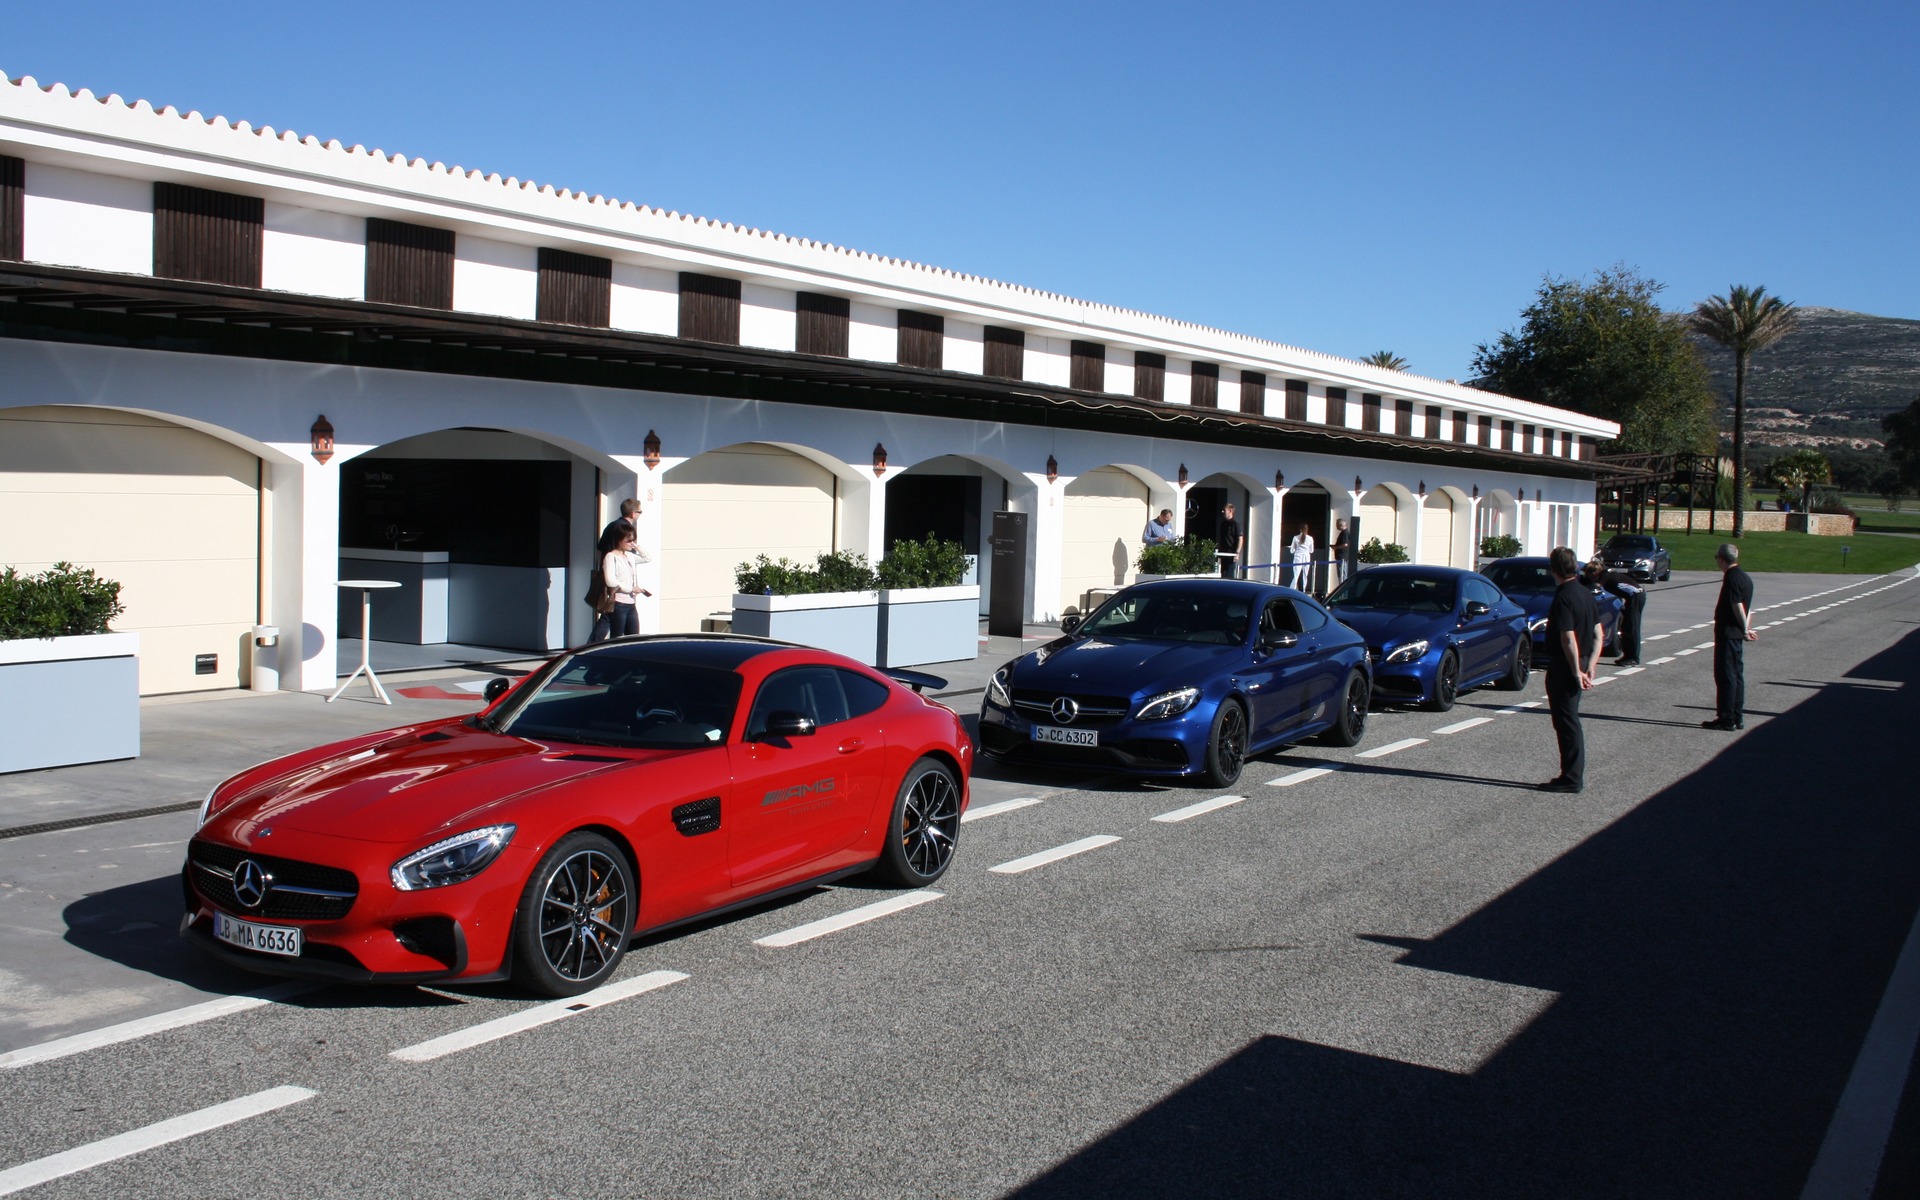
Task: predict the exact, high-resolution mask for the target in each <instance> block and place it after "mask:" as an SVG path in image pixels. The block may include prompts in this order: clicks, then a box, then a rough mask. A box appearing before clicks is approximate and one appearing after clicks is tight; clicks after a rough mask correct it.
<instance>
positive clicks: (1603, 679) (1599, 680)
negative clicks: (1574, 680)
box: [1593, 675, 1619, 687]
mask: <svg viewBox="0 0 1920 1200" xmlns="http://www.w3.org/2000/svg"><path fill="white" fill-rule="evenodd" d="M1618 678H1619V676H1617V675H1601V676H1597V677H1596V678H1595V679H1594V681H1593V686H1594V687H1599V686H1600V685H1601V684H1603V683H1612V682H1613V681H1614V680H1615V679H1618Z"/></svg>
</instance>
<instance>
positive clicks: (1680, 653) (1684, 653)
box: [1673, 648, 1700, 658]
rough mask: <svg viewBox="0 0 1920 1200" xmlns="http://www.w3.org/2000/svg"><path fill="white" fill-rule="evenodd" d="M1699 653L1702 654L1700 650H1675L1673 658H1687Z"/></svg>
mask: <svg viewBox="0 0 1920 1200" xmlns="http://www.w3.org/2000/svg"><path fill="white" fill-rule="evenodd" d="M1698 653H1700V652H1699V651H1698V650H1695V649H1692V648H1688V649H1686V650H1675V651H1674V652H1673V656H1674V657H1675V658H1685V657H1686V656H1687V655H1689V654H1698Z"/></svg>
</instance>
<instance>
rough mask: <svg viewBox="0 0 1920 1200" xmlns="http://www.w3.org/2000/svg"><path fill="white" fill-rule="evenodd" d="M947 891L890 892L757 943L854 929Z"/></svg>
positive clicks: (774, 944) (777, 943) (778, 943)
mask: <svg viewBox="0 0 1920 1200" xmlns="http://www.w3.org/2000/svg"><path fill="white" fill-rule="evenodd" d="M944 895H946V893H945V892H928V891H920V892H906V893H904V894H902V895H899V896H889V897H887V898H886V899H885V900H876V901H874V902H873V903H872V904H863V905H861V906H860V907H859V908H850V909H848V910H847V911H846V912H843V913H836V914H834V915H833V916H831V917H822V918H820V919H819V920H818V921H808V922H807V923H806V924H805V925H795V926H794V927H793V928H792V929H787V930H782V931H781V932H779V933H770V934H768V935H767V936H766V937H763V938H755V939H754V940H753V944H754V945H756V946H768V947H771V948H774V949H778V948H780V947H782V946H797V945H799V944H800V943H801V942H810V941H812V940H813V939H814V938H818V937H825V936H827V935H828V934H830V933H839V932H840V931H841V930H842V929H851V928H853V927H854V926H855V925H864V924H866V923H867V922H868V921H877V920H879V919H880V918H881V917H886V916H891V915H893V914H894V913H897V912H904V911H905V910H907V909H909V908H918V907H919V906H920V905H922V904H925V903H927V902H928V901H929V900H938V899H940V898H941V897H942V896H944Z"/></svg>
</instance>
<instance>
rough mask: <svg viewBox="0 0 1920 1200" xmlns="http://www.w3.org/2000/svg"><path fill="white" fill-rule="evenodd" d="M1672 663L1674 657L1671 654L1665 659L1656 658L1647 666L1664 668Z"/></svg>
mask: <svg viewBox="0 0 1920 1200" xmlns="http://www.w3.org/2000/svg"><path fill="white" fill-rule="evenodd" d="M1672 661H1673V655H1671V654H1669V655H1667V656H1666V657H1665V658H1656V659H1654V660H1653V661H1652V662H1650V663H1648V664H1647V665H1648V666H1650V667H1664V666H1666V665H1667V664H1668V663H1670V662H1672Z"/></svg>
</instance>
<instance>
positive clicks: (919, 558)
mask: <svg viewBox="0 0 1920 1200" xmlns="http://www.w3.org/2000/svg"><path fill="white" fill-rule="evenodd" d="M874 573H875V574H876V575H878V576H879V577H880V586H881V587H883V588H889V589H892V588H936V587H954V586H955V585H957V584H958V583H959V582H960V581H961V580H962V579H964V578H966V575H967V549H966V547H965V546H962V545H961V544H960V543H959V542H951V541H947V540H946V539H945V538H940V537H935V536H934V535H933V534H932V533H928V534H927V536H926V538H925V539H924V540H922V541H918V542H916V541H914V540H913V539H912V538H902V539H901V540H900V541H897V542H895V543H894V544H893V549H891V550H889V551H887V555H886V557H885V558H882V559H881V560H880V565H879V567H878V568H876V570H875V572H874Z"/></svg>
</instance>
